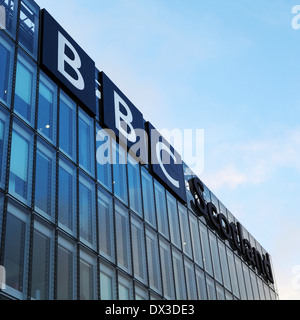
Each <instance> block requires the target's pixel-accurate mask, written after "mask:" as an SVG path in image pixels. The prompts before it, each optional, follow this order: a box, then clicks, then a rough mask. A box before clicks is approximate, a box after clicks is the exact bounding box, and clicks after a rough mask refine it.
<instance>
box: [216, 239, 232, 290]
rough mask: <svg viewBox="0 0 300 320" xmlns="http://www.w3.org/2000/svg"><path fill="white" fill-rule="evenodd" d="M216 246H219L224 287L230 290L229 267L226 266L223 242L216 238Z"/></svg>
mask: <svg viewBox="0 0 300 320" xmlns="http://www.w3.org/2000/svg"><path fill="white" fill-rule="evenodd" d="M218 246H219V252H220V260H221V267H222V272H223V280H224V286H225V287H226V289H228V290H229V291H231V282H230V275H229V267H228V261H227V256H226V250H225V244H224V243H223V242H221V241H219V240H218Z"/></svg>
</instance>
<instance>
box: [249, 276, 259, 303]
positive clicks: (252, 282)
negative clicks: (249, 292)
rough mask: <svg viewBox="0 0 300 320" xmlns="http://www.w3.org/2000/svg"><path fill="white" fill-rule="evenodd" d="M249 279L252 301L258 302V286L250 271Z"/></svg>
mask: <svg viewBox="0 0 300 320" xmlns="http://www.w3.org/2000/svg"><path fill="white" fill-rule="evenodd" d="M250 279H251V284H252V288H253V293H254V300H259V292H258V286H257V281H256V275H255V273H254V272H253V271H252V270H250Z"/></svg>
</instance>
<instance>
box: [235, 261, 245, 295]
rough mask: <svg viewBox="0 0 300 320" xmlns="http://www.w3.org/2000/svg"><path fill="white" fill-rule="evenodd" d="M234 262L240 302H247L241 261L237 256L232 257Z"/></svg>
mask: <svg viewBox="0 0 300 320" xmlns="http://www.w3.org/2000/svg"><path fill="white" fill-rule="evenodd" d="M234 260H235V265H236V272H237V277H238V281H239V287H240V293H241V300H247V293H246V287H245V280H244V275H243V269H242V261H241V260H240V258H238V257H237V256H235V257H234Z"/></svg>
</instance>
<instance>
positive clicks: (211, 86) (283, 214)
mask: <svg viewBox="0 0 300 320" xmlns="http://www.w3.org/2000/svg"><path fill="white" fill-rule="evenodd" d="M36 2H37V3H38V4H39V5H40V7H41V8H46V9H47V10H48V11H49V13H50V14H52V15H53V16H54V17H55V19H56V20H57V21H58V22H59V23H60V24H61V25H62V26H63V28H65V30H67V32H68V33H69V34H70V35H71V36H72V37H73V38H74V40H75V41H76V42H77V43H78V44H79V45H80V46H81V47H82V48H83V49H84V50H85V51H86V52H87V53H88V54H89V55H90V57H91V58H92V59H93V60H94V61H95V62H96V66H97V68H98V69H99V70H101V71H104V72H105V73H106V74H107V75H108V76H109V77H110V78H111V80H112V81H113V82H114V83H115V84H116V85H117V86H118V87H119V88H120V89H121V90H122V91H123V92H124V94H125V95H126V96H127V97H128V98H129V99H130V100H131V101H132V102H133V103H134V104H135V106H136V107H137V108H138V109H139V110H140V111H141V112H142V113H143V114H144V118H145V119H147V120H149V121H151V122H152V123H153V125H154V126H155V127H156V128H160V129H162V128H166V129H169V130H172V129H174V128H179V129H181V130H183V129H193V130H196V129H202V130H204V137H205V140H204V154H203V155H204V169H203V171H202V172H197V173H198V174H199V177H200V178H201V179H202V180H203V182H204V183H205V184H206V185H207V186H208V187H209V188H210V190H211V191H212V192H213V193H214V194H215V195H216V196H217V197H218V198H219V199H220V200H221V201H222V203H224V205H225V206H226V207H227V208H228V209H229V210H230V211H231V212H232V214H233V215H234V216H235V217H236V218H237V219H238V220H239V221H240V222H241V223H242V224H243V225H244V226H245V227H246V229H247V230H248V231H249V232H250V233H251V234H252V235H253V236H254V238H256V239H257V240H258V241H259V243H260V244H261V245H262V246H263V247H264V248H265V249H266V250H267V251H268V252H269V253H270V255H271V256H272V260H273V265H274V273H275V277H276V283H277V287H278V291H279V298H280V299H282V300H287V299H289V300H299V299H300V249H299V244H300V214H299V211H300V210H299V208H298V207H299V206H298V201H299V200H300V121H299V119H300V29H297V28H295V24H296V26H297V20H296V21H294V24H293V23H292V21H293V19H296V18H297V16H296V14H293V13H292V8H293V7H294V6H295V5H298V4H300V1H298V3H297V1H294V0H272V1H271V0H242V1H241V0H227V1H223V0H202V1H199V0H186V1H182V0H151V1H150V0H110V1H106V0H85V1H79V0H36ZM299 12H300V11H299ZM299 21H300V19H299ZM184 160H185V159H184ZM299 205H300V201H299Z"/></svg>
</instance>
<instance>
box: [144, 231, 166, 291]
mask: <svg viewBox="0 0 300 320" xmlns="http://www.w3.org/2000/svg"><path fill="white" fill-rule="evenodd" d="M146 245H147V260H148V275H149V286H150V288H151V289H153V290H154V291H156V292H158V293H161V291H162V288H161V278H160V276H161V274H160V263H159V252H158V240H157V235H156V234H155V233H153V232H151V231H150V230H148V229H147V230H146Z"/></svg>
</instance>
